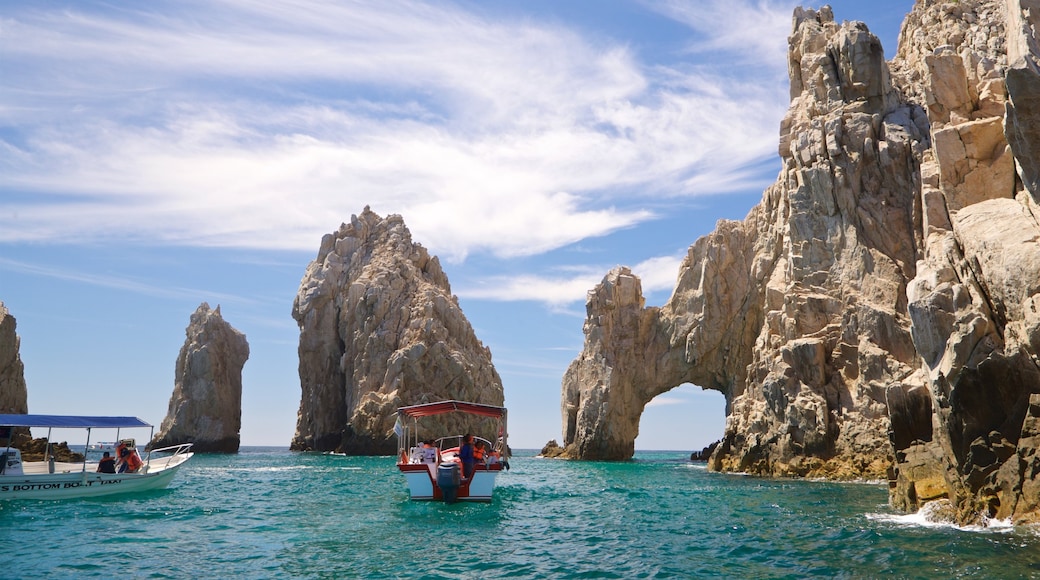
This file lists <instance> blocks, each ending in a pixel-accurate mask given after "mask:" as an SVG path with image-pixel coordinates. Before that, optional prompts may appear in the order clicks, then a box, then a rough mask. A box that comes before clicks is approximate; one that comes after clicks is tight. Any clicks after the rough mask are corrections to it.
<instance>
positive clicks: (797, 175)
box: [557, 0, 1040, 523]
mask: <svg viewBox="0 0 1040 580" xmlns="http://www.w3.org/2000/svg"><path fill="white" fill-rule="evenodd" d="M1037 18H1040V15H1038V14H1037V13H1036V11H1035V10H1031V9H1030V6H1029V3H1028V2H1019V1H1015V0H1008V1H1006V2H1005V1H962V2H956V3H954V2H936V1H931V0H924V1H919V2H917V3H916V5H915V6H914V8H913V10H912V12H911V13H910V14H909V15H908V16H907V18H906V20H905V22H904V25H903V28H902V32H901V35H900V44H899V48H898V51H897V54H896V57H895V58H894V59H893V61H891V62H886V61H885V60H884V53H883V50H882V47H881V44H880V42H879V41H878V39H877V38H876V37H875V36H874V35H872V34H871V33H870V32H869V30H868V29H867V27H866V26H865V25H864V24H862V23H858V22H845V23H842V24H839V23H838V22H836V21H835V18H834V14H833V13H832V12H831V10H830V8H829V7H823V8H821V9H820V10H807V9H802V8H799V9H796V10H795V12H794V17H793V27H792V34H791V36H790V37H789V56H788V70H789V75H790V81H791V106H790V108H789V110H788V113H787V115H786V116H785V118H784V120H783V122H782V123H781V127H780V140H779V154H780V157H781V159H782V163H783V165H782V169H781V172H780V175H779V177H778V179H777V182H776V183H775V184H774V185H773V186H771V187H769V188H768V189H766V191H765V192H764V194H763V198H762V201H761V202H760V203H759V204H758V205H757V206H756V207H754V208H753V209H752V210H751V212H750V213H749V214H748V216H747V218H745V220H743V221H742V222H737V221H727V220H723V221H720V222H719V223H718V226H717V228H716V230H715V231H714V232H713V233H711V234H709V235H708V236H705V237H703V238H701V239H699V240H697V241H696V242H695V243H694V244H693V245H692V246H690V248H689V251H688V254H687V256H686V259H685V260H684V262H683V264H682V266H681V268H680V272H679V277H678V283H677V286H676V288H675V290H674V292H673V294H672V297H671V298H670V299H669V300H668V302H667V303H666V304H665V305H664V306H662V307H660V308H656V307H653V308H647V307H645V305H644V300H643V297H642V292H641V288H640V281H639V279H638V277H636V276H634V275H633V274H632V272H631V271H629V270H628V269H627V268H624V267H619V268H616V269H614V270H612V271H611V272H609V273H608V274H607V275H606V276H605V277H604V278H603V281H602V282H601V283H600V284H599V285H598V286H597V287H596V288H594V289H593V290H591V291H590V292H589V295H588V300H587V303H586V311H587V316H586V319H585V346H584V349H583V351H582V353H581V354H580V355H579V357H578V358H577V359H575V361H574V362H573V363H572V364H571V365H570V367H569V368H568V370H567V373H566V375H565V376H564V378H563V381H562V389H561V390H562V396H561V399H562V401H561V406H562V419H563V425H564V429H563V432H564V445H563V448H562V449H563V450H562V451H561V452H559V453H558V454H557V455H558V456H561V457H570V458H580V459H625V458H628V457H631V455H632V453H633V450H634V440H635V437H636V435H637V434H638V424H639V416H640V415H641V413H642V410H643V408H644V406H645V405H646V403H647V402H649V401H650V400H651V399H653V397H655V396H657V395H659V394H661V393H664V392H666V391H668V390H669V389H671V388H674V387H676V386H678V385H680V384H683V383H693V384H696V385H700V386H701V387H703V388H706V389H714V390H717V391H720V392H721V393H722V394H723V395H724V396H725V398H726V412H727V422H726V428H725V433H724V436H723V439H722V442H721V443H720V444H719V445H718V447H717V448H716V449H715V450H714V451H713V452H712V454H711V457H710V459H709V465H710V467H711V468H712V469H714V470H718V471H739V472H747V473H752V474H759V475H767V476H803V477H823V478H829V479H838V480H863V479H866V480H872V479H887V480H889V482H890V486H891V499H892V503H893V504H894V505H896V506H899V507H901V508H903V509H906V510H909V511H913V510H916V509H919V508H920V507H921V506H922V505H924V504H925V503H927V502H930V501H937V500H942V501H945V502H948V503H949V506H950V509H949V510H946V513H948V514H952V515H951V516H950V517H951V518H952V519H954V520H956V521H958V522H963V523H974V522H980V521H985V520H986V519H987V518H1009V519H1012V520H1013V521H1015V522H1018V523H1033V522H1036V521H1038V520H1040V507H1038V502H1040V499H1038V498H1040V477H1038V476H1040V456H1038V443H1040V430H1038V425H1040V365H1038V353H1040V243H1038V240H1040V226H1038V217H1040V190H1038V188H1037V183H1038V178H1037V175H1038V174H1037V163H1036V155H1035V154H1034V153H1033V152H1035V151H1037V150H1038V149H1037V148H1038V147H1040V130H1038V128H1040V122H1038V120H1040V101H1038V100H1037V99H1036V97H1035V95H1036V94H1040V92H1038V91H1037V90H1036V87H1037V86H1040V73H1038V71H1040V66H1038V63H1040V51H1038V50H1037V46H1038V44H1037V37H1036V33H1035V31H1036V30H1037V24H1038V22H1037Z"/></svg>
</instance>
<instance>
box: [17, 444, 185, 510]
mask: <svg viewBox="0 0 1040 580" xmlns="http://www.w3.org/2000/svg"><path fill="white" fill-rule="evenodd" d="M191 455H192V454H191V453H186V454H182V455H178V456H175V457H172V458H169V459H170V460H169V461H167V460H166V459H163V460H161V461H160V462H158V465H157V464H156V463H157V462H154V461H153V462H152V465H151V466H150V467H149V469H148V471H147V472H146V473H96V472H92V471H86V472H84V471H81V470H69V471H63V472H56V473H41V474H25V475H0V500H9V499H73V498H83V497H101V496H106V495H117V494H118V495H122V494H126V493H136V492H139V491H147V490H152V489H162V488H165V487H166V486H168V485H169V484H170V480H172V479H173V476H174V475H175V474H176V473H177V470H178V469H179V468H180V466H181V465H183V464H184V463H185V462H186V461H187V460H188V458H190V457H191Z"/></svg>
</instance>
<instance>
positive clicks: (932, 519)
mask: <svg viewBox="0 0 1040 580" xmlns="http://www.w3.org/2000/svg"><path fill="white" fill-rule="evenodd" d="M940 509H942V505H941V504H940V503H939V502H929V503H926V504H925V505H924V506H922V507H921V509H919V510H917V512H916V513H912V514H884V513H873V514H866V517H867V519H868V520H871V521H877V522H884V523H888V524H895V525H898V526H903V527H917V528H948V529H952V530H959V531H962V532H985V533H993V534H1007V533H1010V532H1013V531H1014V529H1015V526H1014V525H1013V524H1012V523H1011V520H1010V519H1006V520H998V519H991V518H983V522H982V523H981V524H974V525H968V526H964V525H959V524H956V523H953V522H949V521H943V520H942V519H941V518H939V517H937V516H936V514H937V513H938V511H939V510H940Z"/></svg>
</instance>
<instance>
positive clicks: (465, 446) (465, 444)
mask: <svg viewBox="0 0 1040 580" xmlns="http://www.w3.org/2000/svg"><path fill="white" fill-rule="evenodd" d="M459 460H460V461H461V462H462V479H464V480H468V479H469V478H471V477H473V470H474V469H476V468H477V460H476V458H475V457H474V456H473V435H470V434H469V433H466V435H464V436H463V438H462V447H460V448H459Z"/></svg>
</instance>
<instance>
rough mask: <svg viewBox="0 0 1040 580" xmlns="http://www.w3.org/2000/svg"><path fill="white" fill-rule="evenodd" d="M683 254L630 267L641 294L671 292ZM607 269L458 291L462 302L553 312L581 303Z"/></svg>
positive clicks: (490, 281)
mask: <svg viewBox="0 0 1040 580" xmlns="http://www.w3.org/2000/svg"><path fill="white" fill-rule="evenodd" d="M682 258H683V254H679V255H675V256H658V257H654V258H650V259H648V260H644V261H643V262H640V263H639V264H636V265H635V266H632V267H631V270H632V273H633V274H635V275H636V276H639V278H640V283H641V286H642V288H643V294H644V295H645V294H647V293H649V292H655V291H659V290H671V289H672V288H674V287H675V281H676V279H677V278H678V276H679V265H680V264H681V263H682ZM610 268H612V266H610V265H582V266H572V267H570V268H558V269H557V271H558V272H560V273H559V274H558V275H555V276H541V275H533V274H527V275H521V276H512V277H508V276H498V277H491V278H486V279H485V280H484V281H483V285H482V286H481V287H472V286H471V287H467V288H462V289H460V290H458V292H457V294H458V295H459V296H461V297H464V298H474V299H482V300H495V301H503V302H508V301H516V300H529V301H534V302H543V303H545V304H546V305H548V306H550V307H552V308H557V309H559V308H563V307H565V306H568V305H573V304H574V303H576V302H579V301H580V302H582V303H584V301H585V298H586V295H587V294H588V292H589V291H590V290H592V289H593V288H594V287H595V286H596V285H597V284H599V283H600V282H602V281H603V278H604V276H606V273H607V272H608V271H609V270H610Z"/></svg>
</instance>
